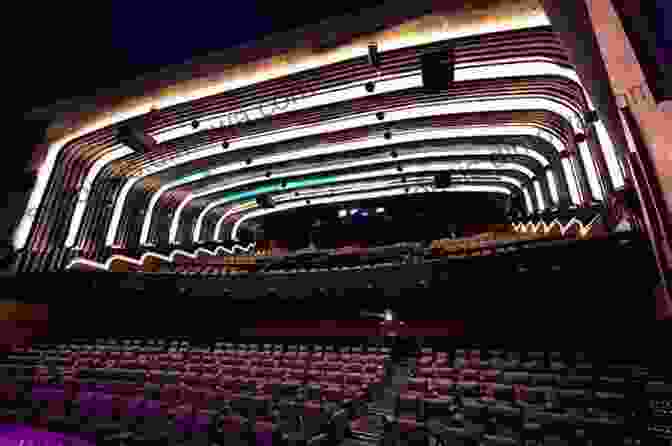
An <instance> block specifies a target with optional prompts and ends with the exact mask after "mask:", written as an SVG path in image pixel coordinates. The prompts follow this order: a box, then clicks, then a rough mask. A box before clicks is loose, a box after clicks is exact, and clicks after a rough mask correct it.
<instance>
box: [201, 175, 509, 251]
mask: <svg viewBox="0 0 672 446" xmlns="http://www.w3.org/2000/svg"><path fill="white" fill-rule="evenodd" d="M405 175H406V174H404V176H405ZM400 176H401V175H400ZM406 178H407V181H406V183H403V184H411V183H412V182H413V181H414V180H416V179H424V177H410V178H409V177H406ZM451 178H453V179H465V180H472V181H499V182H503V183H509V184H512V185H514V186H516V187H518V188H519V189H522V184H521V183H520V181H518V180H516V179H515V178H512V177H508V176H505V175H499V176H498V175H462V174H453V175H452V176H451ZM393 182H398V180H393ZM359 184H367V183H359ZM321 193H323V192H321ZM306 196H307V195H306V194H305V193H303V194H302V195H301V197H302V198H303V197H306ZM280 197H284V196H280ZM255 207H257V203H256V201H249V202H247V203H245V204H241V205H238V206H233V207H231V208H229V209H227V210H226V212H224V214H223V215H222V216H221V217H220V218H219V219H218V221H217V224H216V225H215V231H214V233H213V237H212V238H213V240H216V241H221V238H220V235H221V233H222V225H223V224H224V221H225V220H226V219H227V218H228V217H230V216H231V215H233V214H237V213H240V212H243V211H245V210H248V209H252V208H255Z"/></svg>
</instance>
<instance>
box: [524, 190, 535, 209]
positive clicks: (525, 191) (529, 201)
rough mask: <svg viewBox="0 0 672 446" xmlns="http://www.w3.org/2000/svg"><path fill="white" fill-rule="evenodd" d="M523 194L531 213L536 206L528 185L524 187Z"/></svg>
mask: <svg viewBox="0 0 672 446" xmlns="http://www.w3.org/2000/svg"><path fill="white" fill-rule="evenodd" d="M523 195H524V196H525V206H526V207H527V213H528V214H531V213H533V212H534V206H533V204H532V197H530V191H529V190H528V188H527V187H525V188H523Z"/></svg>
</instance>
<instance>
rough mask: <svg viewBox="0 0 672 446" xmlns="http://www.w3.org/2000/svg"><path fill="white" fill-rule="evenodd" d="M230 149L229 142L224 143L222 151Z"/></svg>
mask: <svg viewBox="0 0 672 446" xmlns="http://www.w3.org/2000/svg"><path fill="white" fill-rule="evenodd" d="M228 148H229V142H228V141H222V149H224V150H226V149H228Z"/></svg>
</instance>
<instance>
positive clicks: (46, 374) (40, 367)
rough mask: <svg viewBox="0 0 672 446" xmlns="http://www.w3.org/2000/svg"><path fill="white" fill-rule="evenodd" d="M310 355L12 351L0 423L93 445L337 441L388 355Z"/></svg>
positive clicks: (251, 350)
mask: <svg viewBox="0 0 672 446" xmlns="http://www.w3.org/2000/svg"><path fill="white" fill-rule="evenodd" d="M311 347H312V346H311ZM311 347H309V346H306V345H301V346H296V345H291V346H290V345H284V346H283V345H280V344H276V345H270V344H266V345H263V346H260V345H258V344H231V343H217V344H215V345H213V346H208V347H205V348H196V347H195V346H193V347H192V346H190V345H189V344H188V342H186V341H181V342H180V341H172V342H170V343H169V342H167V341H163V340H159V341H157V340H152V341H146V342H140V341H137V340H136V341H130V340H124V341H121V342H119V341H116V340H107V341H105V340H98V341H97V342H87V343H71V344H61V345H51V346H46V345H44V346H37V345H36V346H34V347H32V348H28V349H16V351H14V352H12V353H13V354H12V355H10V356H8V357H7V359H6V361H5V362H4V363H3V364H1V365H0V370H2V373H1V375H0V377H1V378H0V385H1V387H0V390H1V391H2V394H3V395H6V396H7V398H6V399H5V400H4V402H3V404H2V406H1V407H2V411H1V413H2V418H3V420H4V421H14V422H23V423H28V424H33V425H37V426H44V427H51V428H53V429H61V430H64V431H77V430H78V428H77V426H78V425H81V426H82V430H83V431H85V432H88V433H89V434H90V435H92V438H95V439H96V440H97V441H102V440H103V439H106V440H109V441H112V440H114V439H117V440H119V439H120V438H123V436H124V435H127V436H128V435H132V436H133V438H134V439H135V441H139V439H144V440H146V442H148V443H149V442H152V441H158V440H157V437H156V435H169V434H170V435H172V436H175V435H177V436H182V437H185V436H186V437H189V438H190V440H193V441H195V443H190V444H209V443H207V440H208V438H209V436H212V435H220V436H221V437H222V438H221V439H222V440H223V441H230V442H232V443H235V442H236V441H243V439H247V440H250V438H251V437H255V436H256V437H257V440H259V439H260V438H261V437H265V436H268V437H269V438H275V439H276V441H278V442H280V441H281V440H282V439H283V438H284V439H285V440H286V439H287V438H289V437H292V438H298V437H302V438H304V439H306V441H308V442H309V443H311V444H312V443H319V442H320V441H324V440H326V439H327V438H333V436H334V435H338V432H335V431H334V429H335V427H334V426H335V423H336V424H338V423H340V424H342V425H344V421H343V420H341V417H342V416H343V415H342V414H341V412H339V411H340V410H341V409H343V410H345V412H344V413H345V414H347V416H356V415H357V414H360V413H362V407H363V405H364V404H366V402H367V401H368V400H370V399H371V398H373V397H374V395H375V393H376V388H377V387H379V386H380V385H381V383H382V378H383V373H384V372H383V370H384V367H383V364H384V362H385V361H386V359H387V358H388V355H387V354H386V353H384V352H381V351H380V350H379V349H378V348H373V347H371V348H369V349H368V351H362V349H361V348H359V349H354V351H351V349H350V348H347V349H342V351H340V352H335V351H333V348H330V347H326V350H327V351H323V350H322V348H321V346H319V347H320V348H311ZM84 418H86V422H83V421H82V420H83V419H84ZM297 419H298V420H300V429H299V425H298V424H297V423H296V421H297ZM161 420H163V421H164V422H163V423H162V422H161ZM339 420H340V421H339ZM139 421H141V423H138V422H139ZM213 429H214V430H213ZM217 429H219V433H216V432H215V430H217ZM213 432H215V433H214V434H213ZM340 435H341V436H342V433H341V434H340ZM297 436H298V437H297ZM182 437H180V438H182ZM276 437H277V438H276ZM199 438H200V440H202V441H200V442H199V441H197V440H198V439H199ZM225 444H229V443H225Z"/></svg>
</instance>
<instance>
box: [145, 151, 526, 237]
mask: <svg viewBox="0 0 672 446" xmlns="http://www.w3.org/2000/svg"><path fill="white" fill-rule="evenodd" d="M447 154H448V152H446V151H433V152H423V153H414V154H409V155H400V156H399V157H398V158H396V161H397V162H402V161H405V160H417V159H423V158H433V157H437V156H446V155H447ZM389 162H390V160H389V157H387V156H386V157H385V158H382V157H381V158H380V159H377V160H365V161H354V162H352V163H347V164H342V165H339V166H327V167H326V168H322V169H308V170H304V171H296V172H288V173H287V174H284V175H283V174H280V175H278V177H277V178H284V177H290V176H303V175H310V174H315V173H323V172H329V171H332V170H339V169H344V168H352V167H358V166H367V167H368V166H373V165H376V164H384V163H389ZM439 165H440V166H446V169H453V170H467V169H478V170H515V171H518V172H521V173H522V174H524V175H526V176H527V177H528V178H530V179H532V178H534V176H535V175H534V172H532V171H531V170H530V169H528V168H527V167H525V166H521V165H519V164H515V163H500V162H492V161H456V162H452V163H436V164H430V165H428V166H423V165H420V166H404V168H405V170H406V171H407V172H422V171H426V170H429V169H432V168H433V166H439ZM379 172H380V173H379ZM398 173H399V172H398V171H397V167H396V166H395V167H391V168H388V169H382V170H379V171H376V172H363V173H357V174H349V175H343V176H342V177H338V178H343V181H347V179H353V180H356V179H360V178H371V177H373V178H375V177H377V176H381V175H396V174H398ZM264 178H265V177H264ZM260 180H261V177H258V178H253V179H251V180H247V181H246V182H245V183H248V184H249V183H253V182H258V181H260ZM237 185H238V183H235V185H231V186H228V187H227V189H228V188H233V187H237ZM287 189H291V183H290V182H288V184H287ZM277 190H282V188H281V187H278V189H277ZM230 200H231V199H230V198H223V199H220V200H215V201H213V202H212V203H210V204H208V206H206V207H205V209H203V211H201V214H200V215H199V217H198V223H197V224H196V227H197V229H198V232H196V233H200V223H201V222H202V220H203V217H204V216H205V214H206V213H207V212H208V211H210V210H211V209H212V208H214V207H215V206H219V205H221V204H224V203H227V202H228V201H230ZM185 201H186V200H185ZM183 203H184V202H183ZM179 217H180V216H179V215H178V213H177V212H175V215H174V216H173V224H172V225H171V228H170V238H169V240H170V243H174V242H175V238H176V236H177V230H178V224H179ZM145 221H147V220H145Z"/></svg>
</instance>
